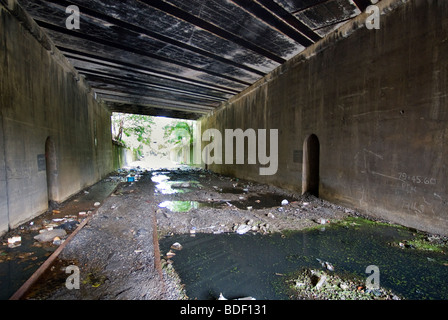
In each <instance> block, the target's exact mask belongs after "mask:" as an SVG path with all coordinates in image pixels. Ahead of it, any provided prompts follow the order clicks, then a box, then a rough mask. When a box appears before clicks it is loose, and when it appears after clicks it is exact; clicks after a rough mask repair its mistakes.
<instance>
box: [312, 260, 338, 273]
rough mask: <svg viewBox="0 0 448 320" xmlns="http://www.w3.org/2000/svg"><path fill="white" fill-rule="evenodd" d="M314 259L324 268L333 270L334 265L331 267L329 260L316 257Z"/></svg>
mask: <svg viewBox="0 0 448 320" xmlns="http://www.w3.org/2000/svg"><path fill="white" fill-rule="evenodd" d="M316 260H317V261H319V263H320V264H321V265H322V267H324V268H326V269H328V270H330V271H334V267H333V265H332V264H331V263H330V262H328V261H322V260H321V259H319V258H316Z"/></svg>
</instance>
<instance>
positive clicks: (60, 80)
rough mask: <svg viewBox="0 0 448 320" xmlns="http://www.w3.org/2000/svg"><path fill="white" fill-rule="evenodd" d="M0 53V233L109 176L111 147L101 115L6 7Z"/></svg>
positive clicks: (49, 49) (25, 22) (61, 62)
mask: <svg viewBox="0 0 448 320" xmlns="http://www.w3.org/2000/svg"><path fill="white" fill-rule="evenodd" d="M11 12H13V14H11ZM0 48H1V50H0V61H1V63H0V93H1V94H0V106H1V109H0V119H1V120H2V121H1V125H0V129H1V130H0V134H1V138H0V141H1V142H0V146H1V156H0V208H1V211H0V233H2V232H4V231H6V230H7V229H8V227H10V228H14V227H15V226H17V225H18V224H20V223H21V222H24V221H26V220H28V219H30V218H32V217H33V216H36V215H38V214H40V213H42V212H43V211H45V210H46V209H47V207H48V200H49V196H50V198H51V199H50V200H53V201H56V202H61V201H64V200H65V199H67V198H68V197H69V196H71V195H73V194H75V193H76V192H78V191H79V190H81V189H82V188H84V187H87V186H89V185H91V184H93V183H95V182H97V181H98V180H100V179H101V178H102V177H104V176H105V175H106V174H107V173H109V172H110V171H112V142H111V133H110V112H109V111H108V109H106V108H105V107H104V106H102V105H100V104H99V103H98V102H97V101H96V100H95V98H94V97H93V95H92V93H91V92H90V89H89V87H88V86H87V85H86V84H85V81H84V80H83V79H82V78H80V77H79V76H78V75H77V73H76V72H75V71H74V69H73V68H72V67H71V66H70V64H69V63H68V61H67V60H66V59H65V58H64V57H63V56H62V55H61V54H60V53H59V51H58V50H57V49H56V48H55V47H54V45H52V43H51V41H49V40H48V38H47V37H46V36H45V34H44V33H42V31H41V30H40V28H39V27H38V26H37V25H36V24H35V22H34V21H33V20H32V19H31V18H29V17H28V16H27V15H26V13H25V12H23V10H21V9H20V7H18V6H17V5H16V4H15V2H13V1H10V2H9V3H8V8H5V7H4V6H3V5H0ZM47 139H49V141H52V143H51V144H47V143H46V142H47ZM46 144H47V145H51V146H52V147H51V148H48V147H47V150H46ZM46 159H47V161H46ZM50 159H51V160H52V161H53V162H52V163H53V166H52V167H51V170H48V167H47V165H48V164H49V160H50ZM49 171H51V172H49ZM47 175H48V176H49V178H48V181H49V183H51V184H52V185H51V186H49V188H48V189H49V190H50V192H47Z"/></svg>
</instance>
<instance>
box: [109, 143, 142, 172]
mask: <svg viewBox="0 0 448 320" xmlns="http://www.w3.org/2000/svg"><path fill="white" fill-rule="evenodd" d="M112 153H113V166H114V169H115V170H117V169H121V168H123V167H125V166H127V165H128V164H130V163H131V162H133V161H136V160H137V157H136V156H135V154H134V153H133V152H132V151H131V150H130V149H128V148H126V147H125V146H124V145H123V144H121V143H120V142H117V141H113V142H112Z"/></svg>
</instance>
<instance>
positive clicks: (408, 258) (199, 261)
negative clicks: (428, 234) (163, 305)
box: [160, 222, 448, 300]
mask: <svg viewBox="0 0 448 320" xmlns="http://www.w3.org/2000/svg"><path fill="white" fill-rule="evenodd" d="M412 238H413V235H412V232H411V231H409V230H406V229H401V228H397V227H393V226H384V225H373V226H372V225H371V224H368V223H363V222H359V223H358V225H357V226H356V227H346V226H345V227H344V226H342V225H331V226H329V227H326V229H325V231H320V230H308V231H293V232H288V233H286V236H285V235H284V236H282V235H281V234H279V233H275V234H271V235H260V234H250V233H248V234H245V235H238V234H234V233H232V234H203V233H199V234H196V235H195V237H191V236H190V235H176V236H173V237H170V238H165V239H161V240H160V247H161V250H162V252H167V251H168V250H169V247H170V245H171V244H173V243H174V242H179V243H181V244H182V246H183V249H182V250H181V251H177V252H176V256H175V257H173V258H172V260H173V261H174V268H175V269H176V271H177V273H178V274H179V276H180V278H181V280H182V282H183V283H184V284H185V288H186V292H187V295H188V296H189V298H190V299H200V300H208V299H216V298H217V297H218V296H219V294H220V293H221V292H222V293H223V295H224V296H225V297H226V298H237V297H243V296H253V297H255V298H257V299H269V300H282V299H288V295H287V289H286V287H285V286H284V285H283V284H282V280H284V277H282V276H279V275H278V274H285V273H289V272H294V271H299V270H301V269H302V268H321V265H320V264H319V262H318V261H317V259H322V260H324V261H329V262H331V263H332V264H333V266H334V267H335V271H334V272H336V273H338V274H340V275H343V274H355V275H358V276H360V277H363V278H367V276H368V274H366V273H365V270H366V268H367V266H369V265H376V266H378V267H379V270H380V285H381V286H382V287H384V288H387V289H391V290H392V291H394V292H395V293H396V294H399V295H401V296H403V297H404V298H406V299H418V300H420V299H448V288H447V286H446V279H447V277H448V267H447V266H445V265H443V261H445V262H446V260H447V257H446V255H444V254H442V253H437V252H428V251H418V250H412V249H401V248H399V247H395V246H390V245H388V243H390V242H392V241H399V240H402V239H412Z"/></svg>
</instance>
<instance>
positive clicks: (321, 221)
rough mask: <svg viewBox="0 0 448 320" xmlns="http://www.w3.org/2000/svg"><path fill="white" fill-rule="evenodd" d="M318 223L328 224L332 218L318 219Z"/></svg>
mask: <svg viewBox="0 0 448 320" xmlns="http://www.w3.org/2000/svg"><path fill="white" fill-rule="evenodd" d="M316 222H317V223H319V224H327V223H330V220H327V219H324V218H319V219H317V220H316Z"/></svg>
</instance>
